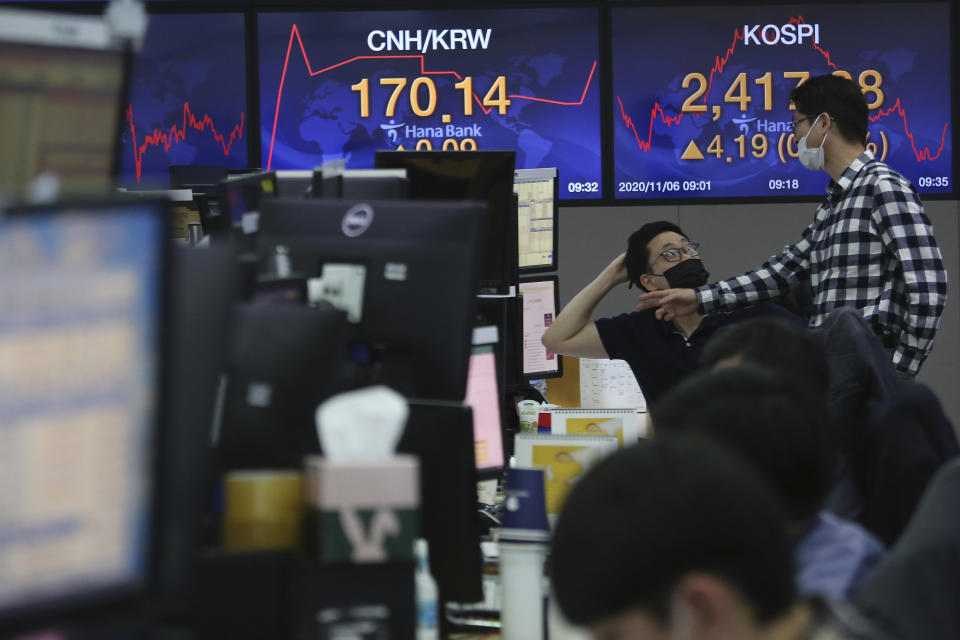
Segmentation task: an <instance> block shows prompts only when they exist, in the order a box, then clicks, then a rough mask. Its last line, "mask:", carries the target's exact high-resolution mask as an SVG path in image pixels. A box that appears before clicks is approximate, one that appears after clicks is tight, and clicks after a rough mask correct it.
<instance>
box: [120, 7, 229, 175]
mask: <svg viewBox="0 0 960 640" xmlns="http://www.w3.org/2000/svg"><path fill="white" fill-rule="evenodd" d="M244 50H245V46H244V16H243V14H241V13H207V14H204V13H190V14H184V13H180V14H155V15H151V16H150V20H149V22H148V25H147V36H146V38H145V39H144V44H143V49H142V50H141V51H140V52H139V53H138V54H137V56H136V60H135V61H134V67H133V78H132V79H131V86H130V103H129V105H127V107H126V118H125V123H124V127H123V131H122V136H123V137H122V140H123V151H122V154H123V155H122V161H121V183H122V184H123V185H124V186H127V187H137V186H139V187H161V188H162V187H167V186H168V185H169V178H168V171H167V168H168V167H169V166H170V165H171V164H204V165H222V166H226V167H230V168H243V167H246V166H248V161H247V124H248V123H247V120H246V110H247V109H246V104H247V82H246V67H245V54H244Z"/></svg>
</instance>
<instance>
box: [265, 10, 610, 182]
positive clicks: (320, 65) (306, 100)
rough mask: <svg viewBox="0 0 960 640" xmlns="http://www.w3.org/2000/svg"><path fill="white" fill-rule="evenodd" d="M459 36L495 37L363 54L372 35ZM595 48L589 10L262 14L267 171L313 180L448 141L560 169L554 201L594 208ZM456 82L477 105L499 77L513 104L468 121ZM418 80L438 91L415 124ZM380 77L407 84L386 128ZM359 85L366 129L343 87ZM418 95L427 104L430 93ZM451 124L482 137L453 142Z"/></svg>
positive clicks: (524, 164) (385, 91) (593, 15)
mask: <svg viewBox="0 0 960 640" xmlns="http://www.w3.org/2000/svg"><path fill="white" fill-rule="evenodd" d="M294 25H296V33H294ZM457 28H463V29H482V30H486V29H488V28H489V29H492V32H491V37H490V42H489V46H488V48H487V49H485V50H484V49H475V50H466V51H464V50H462V49H456V50H454V49H449V50H445V49H442V48H440V49H438V50H432V49H429V48H428V49H427V50H426V51H422V50H421V51H398V50H396V49H394V50H392V51H388V50H386V49H384V50H382V51H374V50H372V49H371V48H370V47H369V46H368V34H369V33H370V32H371V31H373V30H382V31H396V30H402V29H409V30H412V31H416V30H417V29H420V30H421V31H426V30H428V29H437V30H438V31H441V30H443V29H457ZM597 37H598V36H597V10H596V9H557V8H550V9H522V10H512V9H504V10H498V11H472V10H456V11H446V10H442V11H394V12H390V11H385V12H363V13H361V12H329V13H276V14H269V13H266V14H261V15H260V16H259V45H260V112H261V148H262V157H263V166H264V168H268V167H269V168H271V169H310V168H313V167H316V166H319V165H321V164H322V163H323V162H325V161H329V160H335V159H339V158H345V159H346V164H347V167H348V168H369V167H372V166H373V162H374V153H375V152H376V150H378V149H396V148H399V147H400V146H403V148H405V149H415V148H416V145H417V142H418V141H419V140H422V139H427V140H430V143H431V145H432V148H433V149H436V150H439V149H441V148H442V145H443V143H444V140H446V139H447V138H452V139H454V140H457V142H458V144H459V142H460V141H461V140H462V139H464V138H465V137H471V138H473V139H475V141H476V143H477V148H478V149H481V150H484V149H513V150H516V152H517V168H537V167H557V168H558V170H559V175H560V181H561V186H560V190H561V197H567V198H574V197H575V198H599V197H600V196H601V178H600V169H601V167H600V163H601V160H600V158H601V148H600V147H601V143H600V139H601V137H600V86H599V70H598V68H597V61H598V42H597ZM301 45H302V48H301ZM288 47H289V48H290V54H289V56H288V55H287V51H288ZM358 56H370V57H369V58H361V59H355V58H357V57H358ZM398 56H408V57H403V58H401V57H398ZM307 59H308V60H309V65H310V66H309V69H310V70H312V71H313V73H314V75H313V76H311V75H310V73H309V72H308V66H307V63H306V60H307ZM284 71H286V73H285V74H284ZM429 72H440V73H429ZM451 72H455V73H456V74H459V76H460V77H461V78H463V77H466V76H470V77H472V78H473V92H474V94H476V95H477V96H478V98H480V99H482V98H483V97H484V95H485V94H486V93H487V91H488V89H489V88H490V87H491V85H493V83H494V81H495V80H496V78H497V76H500V75H503V76H505V77H506V93H507V95H508V97H510V100H511V104H510V105H509V107H507V113H506V114H505V115H500V114H499V113H498V111H497V109H496V108H493V109H491V110H490V113H488V114H484V113H483V112H482V111H481V110H480V106H479V105H478V104H477V103H476V102H474V111H473V115H472V116H466V115H464V104H463V95H464V93H463V91H462V90H461V89H456V88H454V84H455V83H457V82H458V78H457V76H456V75H455V74H454V73H451ZM421 75H425V76H427V77H429V78H431V79H432V80H433V82H434V84H435V86H436V94H437V104H436V108H435V110H434V111H433V113H432V115H430V116H418V115H416V114H415V113H414V112H413V109H412V107H411V104H410V97H409V94H410V86H411V84H412V82H413V81H414V79H415V78H417V77H418V76H421ZM384 77H400V78H406V79H407V81H408V82H407V86H406V87H405V88H404V89H403V92H402V93H401V94H400V97H399V99H398V100H397V103H396V111H395V113H394V116H393V117H392V118H389V117H386V115H385V114H386V105H387V103H388V100H389V98H390V96H391V93H392V91H393V87H391V86H380V84H379V79H380V78H384ZM281 78H282V79H283V86H282V91H281ZM363 78H369V86H370V89H369V91H370V114H369V116H368V117H365V118H364V117H361V116H360V94H359V93H358V92H357V91H351V88H350V87H351V86H353V85H355V84H357V83H358V82H360V81H361V80H362V79H363ZM585 89H586V91H585ZM419 94H420V97H421V105H426V103H427V89H425V88H421V89H420V90H419ZM521 96H526V97H521ZM278 98H279V100H278ZM547 100H552V101H555V102H567V103H574V104H555V103H554V102H547ZM278 101H279V111H278V110H277V105H278ZM442 114H449V115H450V116H451V118H450V122H448V123H444V122H443V120H442V117H441V116H442ZM275 116H276V133H275V134H274V118H275ZM447 125H452V126H453V127H463V128H464V129H466V128H469V127H471V126H476V127H477V128H476V129H473V130H471V132H469V133H467V134H466V135H457V133H456V132H454V133H453V135H449V136H448V135H447ZM414 127H420V128H427V127H431V128H442V131H443V133H444V135H443V136H434V135H426V134H423V135H421V134H422V133H423V132H422V131H418V130H416V129H414ZM588 183H589V184H588ZM585 184H587V185H588V186H586V187H584V186H583V185H585ZM571 185H573V186H571ZM577 185H580V186H577Z"/></svg>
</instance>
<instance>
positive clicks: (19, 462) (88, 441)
mask: <svg viewBox="0 0 960 640" xmlns="http://www.w3.org/2000/svg"><path fill="white" fill-rule="evenodd" d="M167 224H168V223H167V219H166V203H165V202H161V201H153V202H151V201H146V200H137V201H129V202H121V203H110V204H101V205H76V206H73V205H68V204H56V205H44V206H42V207H34V208H27V209H20V210H17V211H11V212H8V215H7V216H6V218H0V353H2V354H3V355H2V356H0V424H2V425H3V429H2V433H0V441H2V443H0V513H2V514H3V515H2V518H0V573H2V575H3V578H2V579H0V636H5V633H4V630H5V629H8V628H14V627H17V626H18V625H22V624H26V625H27V626H28V627H29V625H30V621H31V620H35V621H39V622H43V623H44V624H49V623H50V621H51V620H56V619H66V618H69V615H70V613H71V612H78V611H79V610H83V611H88V610H89V609H88V608H89V607H94V606H96V607H98V608H99V607H101V606H106V605H109V604H111V603H112V604H116V605H118V606H119V605H120V604H121V603H122V602H127V603H128V604H129V600H128V598H130V597H132V596H133V595H135V594H137V593H139V592H141V591H142V590H143V589H144V588H145V587H146V586H148V583H149V582H150V580H151V579H152V571H153V567H152V561H151V557H152V544H153V532H154V531H156V526H157V523H156V522H154V517H153V515H152V514H153V513H154V507H155V499H154V497H155V495H156V488H157V482H156V478H155V471H154V470H155V460H154V456H155V453H156V451H157V445H158V442H157V436H158V429H157V426H158V414H159V411H158V409H159V407H160V404H161V403H160V400H159V389H160V380H161V376H162V370H163V367H161V363H162V358H163V355H162V354H163V349H162V345H161V336H162V334H163V333H164V332H163V320H162V317H163V299H164V294H163V292H164V288H165V287H164V278H165V274H166V271H167V269H166V258H165V256H166V255H167V254H166V248H167V246H168V245H167V241H166V238H167Z"/></svg>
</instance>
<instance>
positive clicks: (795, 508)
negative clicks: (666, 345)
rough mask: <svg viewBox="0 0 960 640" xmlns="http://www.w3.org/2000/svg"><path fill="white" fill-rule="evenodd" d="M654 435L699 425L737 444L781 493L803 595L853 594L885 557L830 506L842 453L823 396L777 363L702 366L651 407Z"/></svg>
mask: <svg viewBox="0 0 960 640" xmlns="http://www.w3.org/2000/svg"><path fill="white" fill-rule="evenodd" d="M651 419H652V422H653V429H654V433H655V437H657V438H665V437H670V436H673V435H675V434H682V433H696V434H699V435H704V436H707V437H710V438H714V439H716V440H717V441H719V442H722V443H723V444H725V445H727V446H729V447H731V448H732V449H734V450H736V451H737V453H739V454H741V455H742V456H743V457H744V458H746V459H747V460H748V461H749V462H750V463H751V464H753V465H754V467H755V468H756V470H757V471H759V472H760V474H761V475H762V476H763V478H764V479H765V480H766V481H767V482H769V484H770V487H771V488H772V489H773V490H774V492H775V494H776V495H777V496H778V497H779V498H780V501H781V505H782V506H783V509H784V511H785V513H786V517H787V525H788V533H789V534H790V537H791V540H792V541H793V542H794V562H795V565H796V581H797V587H798V589H799V591H800V594H801V595H803V596H813V595H819V596H824V597H828V598H847V597H849V596H850V594H851V593H852V592H853V591H854V589H856V587H857V586H858V585H859V584H860V582H861V581H862V580H863V579H864V578H865V577H866V576H868V575H869V574H870V572H871V571H872V570H873V569H874V568H875V567H876V565H877V564H878V563H879V562H880V561H881V560H882V559H883V557H884V554H885V549H884V546H883V544H882V543H881V542H880V541H879V540H877V539H876V538H875V537H874V536H873V535H871V534H870V533H869V532H867V531H866V530H865V529H864V528H863V527H861V526H860V525H858V524H856V523H854V522H850V521H848V520H845V519H842V518H839V517H837V516H835V515H832V514H830V513H828V512H826V511H824V509H823V506H824V500H825V498H826V496H827V493H828V491H829V489H830V486H831V484H832V479H833V477H834V471H835V468H836V453H835V448H834V446H833V441H832V435H831V429H830V425H829V423H828V421H827V417H826V412H825V405H824V402H823V399H822V397H820V396H817V395H815V394H814V393H812V392H811V391H810V390H809V389H808V388H807V387H806V386H805V385H804V384H803V383H802V382H798V380H797V379H795V378H792V377H790V376H788V375H785V374H783V372H779V371H777V370H775V369H770V368H765V367H760V366H758V365H750V364H741V365H738V366H735V367H729V368H724V369H720V370H717V371H704V372H701V373H698V374H697V375H695V376H691V377H690V378H688V379H687V380H685V381H684V382H682V383H681V384H679V385H678V386H677V387H676V388H675V389H674V390H673V391H672V392H671V393H670V394H668V395H667V396H666V397H664V398H663V399H662V400H661V401H660V402H659V403H658V404H656V405H654V406H653V407H652V412H651Z"/></svg>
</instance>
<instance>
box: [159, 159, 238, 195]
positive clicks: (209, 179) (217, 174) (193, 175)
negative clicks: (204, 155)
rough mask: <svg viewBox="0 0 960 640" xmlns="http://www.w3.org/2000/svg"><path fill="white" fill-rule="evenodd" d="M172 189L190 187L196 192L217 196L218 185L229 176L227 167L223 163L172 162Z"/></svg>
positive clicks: (170, 169)
mask: <svg viewBox="0 0 960 640" xmlns="http://www.w3.org/2000/svg"><path fill="white" fill-rule="evenodd" d="M168 171H169V172H170V188H171V189H190V190H192V191H194V192H195V193H202V194H204V195H206V196H212V197H216V195H217V185H218V184H220V181H221V180H226V178H227V168H226V167H225V166H221V165H204V164H172V165H170V167H169V169H168Z"/></svg>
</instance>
